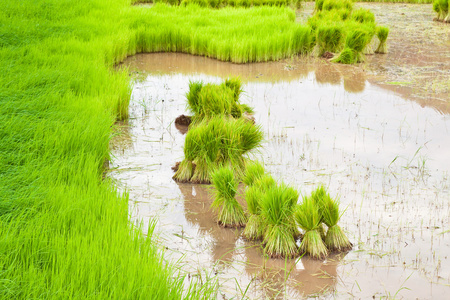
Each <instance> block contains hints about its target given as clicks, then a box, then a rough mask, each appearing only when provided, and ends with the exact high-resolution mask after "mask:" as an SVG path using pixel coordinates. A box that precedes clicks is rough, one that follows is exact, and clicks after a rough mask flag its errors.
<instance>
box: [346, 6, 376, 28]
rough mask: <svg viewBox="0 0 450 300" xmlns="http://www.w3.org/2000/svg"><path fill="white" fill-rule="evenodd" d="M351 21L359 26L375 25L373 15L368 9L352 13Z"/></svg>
mask: <svg viewBox="0 0 450 300" xmlns="http://www.w3.org/2000/svg"><path fill="white" fill-rule="evenodd" d="M351 19H352V20H354V21H356V22H358V23H361V24H367V23H375V15H374V14H373V12H371V11H370V10H369V9H363V8H360V9H356V10H354V11H352V14H351Z"/></svg>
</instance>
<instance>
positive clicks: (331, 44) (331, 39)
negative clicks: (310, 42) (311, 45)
mask: <svg viewBox="0 0 450 300" xmlns="http://www.w3.org/2000/svg"><path fill="white" fill-rule="evenodd" d="M344 33H345V31H344V27H343V26H342V25H341V24H339V23H325V24H323V25H320V26H319V27H318V28H317V30H316V43H317V46H318V56H322V55H323V54H324V53H325V52H327V51H328V52H332V53H335V52H338V51H339V50H340V49H341V48H342V44H343V41H344Z"/></svg>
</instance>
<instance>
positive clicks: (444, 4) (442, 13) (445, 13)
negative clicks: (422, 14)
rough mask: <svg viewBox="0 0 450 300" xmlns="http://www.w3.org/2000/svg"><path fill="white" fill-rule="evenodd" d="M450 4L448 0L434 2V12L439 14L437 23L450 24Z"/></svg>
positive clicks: (435, 0)
mask: <svg viewBox="0 0 450 300" xmlns="http://www.w3.org/2000/svg"><path fill="white" fill-rule="evenodd" d="M449 3H450V2H449V1H448V0H434V2H433V10H434V11H435V12H437V14H438V15H437V17H436V18H435V20H436V21H443V22H450V16H449V10H450V4H449Z"/></svg>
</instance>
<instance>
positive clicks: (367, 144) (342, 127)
mask: <svg viewBox="0 0 450 300" xmlns="http://www.w3.org/2000/svg"><path fill="white" fill-rule="evenodd" d="M126 64H127V65H128V66H129V67H130V71H131V72H132V73H139V76H138V79H137V80H136V81H135V83H134V88H133V95H132V103H131V107H130V111H131V118H130V120H129V124H119V125H118V128H117V130H118V134H117V135H116V136H115V137H114V138H113V141H112V145H111V148H112V152H113V155H114V157H115V159H114V160H113V162H112V169H111V172H110V176H111V177H113V178H114V179H115V180H116V181H117V183H118V185H119V187H120V188H123V189H127V190H128V191H129V194H130V214H131V219H132V220H140V221H142V222H144V225H145V224H146V223H148V221H149V219H150V218H157V219H158V225H157V229H156V230H157V232H158V233H159V239H160V241H161V243H162V244H163V245H165V247H167V248H168V249H169V250H168V251H167V253H166V255H167V257H169V258H170V259H173V260H180V261H181V262H182V266H183V267H182V269H183V271H185V272H189V273H195V274H198V273H200V274H208V275H217V278H218V280H219V283H220V290H219V294H220V295H224V297H226V298H229V297H233V296H236V297H238V298H239V297H241V296H242V293H243V291H245V290H246V288H247V287H248V291H247V294H246V296H247V297H249V298H251V299H260V298H279V299H292V298H299V297H308V296H311V295H317V294H320V295H321V297H325V298H327V297H328V298H333V297H338V298H354V297H358V298H370V297H375V298H379V297H389V296H393V295H394V294H395V293H396V292H397V291H399V293H398V294H397V296H400V297H404V298H416V297H418V298H440V297H443V296H445V293H446V285H448V284H450V261H449V259H448V256H447V255H448V253H449V252H450V233H449V232H448V223H449V221H450V217H449V216H450V204H449V203H450V201H449V199H450V188H449V186H450V180H449V176H448V174H449V171H450V157H449V156H448V154H447V153H448V149H450V132H449V128H450V119H449V116H448V115H444V114H440V113H438V112H436V111H435V110H433V109H429V108H422V107H420V106H419V105H417V104H415V103H414V102H410V101H408V100H404V99H402V98H400V97H398V96H397V95H395V94H393V93H389V92H386V91H384V90H382V89H380V88H377V87H375V86H373V85H371V84H370V83H368V82H367V81H366V80H365V79H364V73H363V72H361V70H360V69H358V68H356V67H347V66H336V65H330V64H327V63H323V62H318V63H316V62H313V61H300V60H299V61H284V62H278V63H267V64H251V65H235V64H230V63H223V62H218V61H215V60H210V59H207V58H203V57H194V56H189V55H184V54H152V55H139V56H135V57H132V58H130V59H129V61H128V62H126ZM228 75H239V76H240V77H241V78H242V79H243V81H244V82H245V85H244V91H245V92H244V95H243V98H242V102H244V103H247V104H249V105H251V106H253V107H255V110H256V114H255V118H256V122H257V123H258V124H261V125H262V126H263V130H264V131H265V142H264V145H263V148H262V149H261V150H260V151H259V152H257V153H255V154H254V156H255V157H256V158H259V159H261V160H263V161H264V162H265V165H266V168H267V169H268V170H269V171H270V172H271V173H272V174H273V176H274V177H275V178H279V179H282V180H284V181H286V182H287V183H290V184H292V185H293V186H295V187H297V188H298V189H299V190H300V191H301V193H302V194H307V193H310V192H311V190H313V189H314V188H315V187H317V185H318V184H319V183H324V184H326V185H327V186H328V188H329V190H330V192H331V193H332V194H333V195H339V196H340V200H341V205H342V207H343V208H344V209H346V212H345V214H344V215H343V217H342V220H341V226H342V227H343V228H344V229H346V230H347V233H348V236H349V238H350V240H351V241H352V242H353V243H354V244H355V247H354V250H353V251H351V252H349V253H348V254H346V255H338V256H330V257H328V258H327V260H326V261H323V262H322V261H316V260H310V259H308V258H307V257H302V258H300V259H297V260H286V261H285V260H277V259H268V258H267V257H265V256H264V255H263V253H262V251H261V247H260V246H259V245H258V244H257V243H254V242H250V241H246V240H244V239H243V238H242V237H241V235H240V232H241V230H239V229H230V228H222V227H221V226H219V225H218V224H217V223H216V217H215V215H214V213H213V212H212V211H211V209H210V205H211V203H212V198H211V196H210V195H209V192H208V189H209V186H200V185H192V184H177V183H176V182H174V181H173V180H172V179H171V178H172V175H173V171H172V170H171V167H172V166H173V165H174V163H175V162H176V161H180V160H181V159H182V157H183V143H184V135H182V134H181V133H180V132H179V131H178V130H177V129H176V127H175V125H174V119H175V118H176V117H177V116H179V115H181V114H187V113H188V112H187V111H186V105H185V94H186V92H187V90H188V84H189V81H190V80H203V81H205V82H220V81H221V80H223V78H224V77H227V76H228ZM119 127H123V130H119V129H120V128H119ZM240 192H241V193H242V192H243V191H242V189H241V191H240ZM239 201H241V202H243V199H242V197H241V198H239ZM144 228H145V226H144ZM402 287H406V288H408V289H402Z"/></svg>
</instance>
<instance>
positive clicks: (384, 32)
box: [375, 26, 389, 54]
mask: <svg viewBox="0 0 450 300" xmlns="http://www.w3.org/2000/svg"><path fill="white" fill-rule="evenodd" d="M388 34H389V28H387V27H385V26H378V27H377V28H376V35H377V37H378V39H379V40H380V44H379V45H378V48H377V50H375V52H376V53H382V54H385V53H387V52H388V51H387V44H386V40H387V38H388Z"/></svg>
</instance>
